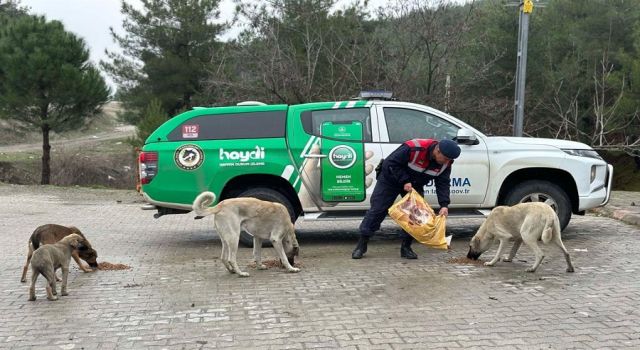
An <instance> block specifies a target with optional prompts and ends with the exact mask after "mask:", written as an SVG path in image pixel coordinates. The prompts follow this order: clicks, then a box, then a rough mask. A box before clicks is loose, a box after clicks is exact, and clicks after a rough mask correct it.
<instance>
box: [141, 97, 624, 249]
mask: <svg viewBox="0 0 640 350" xmlns="http://www.w3.org/2000/svg"><path fill="white" fill-rule="evenodd" d="M389 97H390V96H389V95H384V96H379V95H378V94H361V98H360V99H357V100H351V101H338V102H317V103H305V104H299V105H265V104H263V103H259V102H246V103H240V104H238V105H236V106H228V107H211V108H201V107H198V108H194V109H193V110H191V111H188V112H184V113H182V114H180V115H177V116H175V117H174V118H172V119H170V120H168V121H167V122H165V123H164V124H162V125H161V126H160V127H159V128H158V129H157V130H155V131H154V132H153V133H152V134H151V135H150V136H149V138H148V139H147V140H146V142H145V145H144V147H143V149H142V152H141V154H140V158H139V166H140V182H141V192H142V193H143V195H144V198H145V199H146V201H148V203H149V204H150V205H152V208H155V209H157V213H156V214H155V216H156V217H160V216H162V215H165V214H176V213H187V212H189V211H191V205H192V203H193V200H194V198H195V197H196V196H197V195H198V194H199V193H201V192H203V191H212V192H214V193H215V194H216V195H217V200H223V199H226V198H232V197H241V196H244V197H256V198H259V199H264V200H269V201H276V202H280V203H282V204H284V205H285V206H286V207H287V209H288V210H289V213H290V214H291V219H292V220H293V221H294V222H295V220H296V219H297V218H298V217H300V216H303V217H304V219H305V220H327V219H329V220H335V219H339V218H350V219H354V218H362V216H363V215H364V213H365V212H366V210H367V209H368V208H369V198H370V195H371V193H372V191H373V187H374V184H375V181H376V179H375V172H373V171H372V170H373V168H374V167H375V165H377V164H378V162H379V161H380V160H381V159H382V158H385V157H386V156H388V155H389V154H390V153H391V152H392V151H393V150H395V149H396V148H397V147H398V146H399V145H400V144H401V143H403V142H405V141H406V140H410V139H413V138H432V139H436V140H441V139H451V140H455V141H456V142H457V143H458V144H459V145H460V147H461V149H462V153H461V155H460V157H459V158H458V159H457V160H456V162H455V166H454V167H453V168H452V173H451V205H450V207H449V208H450V213H449V215H450V217H456V216H457V217H460V216H463V217H472V216H484V215H486V214H487V213H488V210H489V209H491V208H493V207H495V206H498V205H512V204H516V203H521V202H537V201H540V202H545V203H547V204H549V205H551V206H552V207H553V208H554V209H555V211H556V213H557V214H558V217H559V218H560V225H561V227H562V229H564V228H565V227H566V226H567V225H568V223H569V220H570V219H571V214H572V213H573V214H578V215H582V214H584V212H585V210H587V209H591V208H594V207H598V206H602V205H604V204H606V203H607V201H608V200H609V196H610V193H611V179H612V174H613V167H612V166H611V165H609V164H607V163H606V162H605V161H604V160H603V159H602V158H601V157H600V156H599V155H598V153H597V152H596V151H595V150H593V149H592V148H591V147H589V146H587V145H585V144H583V143H579V142H573V141H565V140H555V139H540V138H523V137H502V136H486V135H484V134H483V133H481V132H480V131H478V130H476V129H475V128H473V127H471V126H470V125H468V124H466V123H464V122H462V121H461V120H459V119H456V118H454V117H452V116H451V115H449V114H446V113H444V112H441V111H439V110H436V109H433V108H430V107H427V106H423V105H419V104H414V103H408V102H399V101H393V100H391V99H390V98H389ZM424 193H425V199H426V200H427V202H428V203H430V204H431V205H432V206H435V207H436V208H437V203H438V202H437V200H436V195H435V188H434V186H433V184H428V185H427V186H426V187H425V191H424ZM241 241H242V242H243V243H244V244H251V242H252V239H251V236H249V235H248V234H245V233H243V235H242V237H241Z"/></svg>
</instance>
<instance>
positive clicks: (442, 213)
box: [438, 207, 449, 216]
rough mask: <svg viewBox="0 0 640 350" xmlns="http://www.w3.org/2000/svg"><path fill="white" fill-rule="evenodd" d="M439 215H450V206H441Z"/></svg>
mask: <svg viewBox="0 0 640 350" xmlns="http://www.w3.org/2000/svg"><path fill="white" fill-rule="evenodd" d="M438 215H444V216H448V215H449V208H447V207H443V208H440V211H439V212H438Z"/></svg>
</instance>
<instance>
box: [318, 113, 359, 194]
mask: <svg viewBox="0 0 640 350" xmlns="http://www.w3.org/2000/svg"><path fill="white" fill-rule="evenodd" d="M321 132H322V154H326V155H327V157H326V158H323V159H322V165H321V167H322V200H323V201H325V202H361V201H363V200H364V198H365V185H364V156H363V155H364V145H363V143H362V123H361V122H359V121H347V122H324V123H322V131H321ZM350 141H353V142H350Z"/></svg>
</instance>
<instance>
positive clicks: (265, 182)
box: [220, 174, 302, 216]
mask: <svg viewBox="0 0 640 350" xmlns="http://www.w3.org/2000/svg"><path fill="white" fill-rule="evenodd" d="M257 187H266V188H270V189H272V190H274V191H278V192H280V193H281V194H282V195H283V196H285V197H287V199H288V200H289V201H290V202H291V204H293V207H294V210H295V213H296V215H297V216H299V215H301V214H302V204H301V203H300V199H299V198H298V195H297V193H296V191H295V189H294V188H293V186H292V185H291V184H290V183H289V181H287V180H285V179H283V178H282V177H280V176H276V175H272V174H247V175H240V176H236V177H234V178H233V179H231V180H229V181H228V182H227V183H226V184H225V185H224V187H223V188H222V191H221V193H220V200H223V199H227V198H234V197H237V196H238V195H239V194H240V193H242V192H244V191H246V190H248V189H250V188H257Z"/></svg>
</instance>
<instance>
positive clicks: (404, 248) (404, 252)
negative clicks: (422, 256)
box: [400, 236, 418, 259]
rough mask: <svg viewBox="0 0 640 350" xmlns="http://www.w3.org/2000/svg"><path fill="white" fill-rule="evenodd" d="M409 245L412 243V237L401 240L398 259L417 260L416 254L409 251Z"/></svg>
mask: <svg viewBox="0 0 640 350" xmlns="http://www.w3.org/2000/svg"><path fill="white" fill-rule="evenodd" d="M411 243H413V237H411V236H409V237H405V238H404V239H403V240H402V245H401V246H400V257H401V258H405V259H417V258H418V254H416V253H415V252H414V251H413V250H412V249H411Z"/></svg>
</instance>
